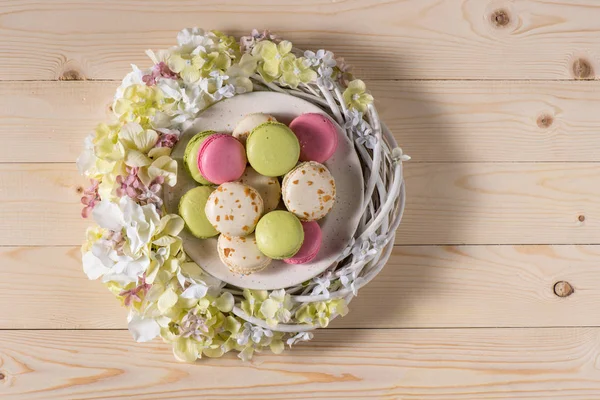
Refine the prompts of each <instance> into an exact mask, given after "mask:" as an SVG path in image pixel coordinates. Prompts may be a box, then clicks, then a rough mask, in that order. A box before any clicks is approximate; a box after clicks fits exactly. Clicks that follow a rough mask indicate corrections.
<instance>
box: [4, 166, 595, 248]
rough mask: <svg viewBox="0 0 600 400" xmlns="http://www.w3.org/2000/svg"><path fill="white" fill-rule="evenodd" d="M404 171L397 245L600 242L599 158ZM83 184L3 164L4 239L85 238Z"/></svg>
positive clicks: (57, 172)
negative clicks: (404, 202) (403, 208)
mask: <svg viewBox="0 0 600 400" xmlns="http://www.w3.org/2000/svg"><path fill="white" fill-rule="evenodd" d="M405 177H406V184H407V192H408V198H407V205H406V212H405V214H404V220H403V222H402V224H401V225H400V228H399V230H398V235H397V238H396V243H397V244H403V245H409V244H600V204H599V203H598V201H597V199H598V196H600V186H599V185H598V184H597V183H598V180H599V179H600V165H599V164H597V163H564V164H562V163H551V164H548V163H514V164H490V163H459V164H445V163H431V164H429V163H407V164H405ZM85 185H86V184H85V182H84V180H83V178H82V177H80V176H79V174H78V172H77V171H76V170H75V166H74V165H73V164H0V215H2V216H3V218H2V219H1V220H0V245H4V246H22V245H40V246H44V245H77V244H79V243H80V242H81V239H82V237H83V232H84V230H85V228H86V227H87V226H88V225H89V223H88V222H87V221H85V220H82V219H81V218H80V209H81V205H80V204H79V197H80V194H79V193H78V191H79V190H81V189H82V188H83V186H85ZM579 218H581V219H583V221H580V220H579Z"/></svg>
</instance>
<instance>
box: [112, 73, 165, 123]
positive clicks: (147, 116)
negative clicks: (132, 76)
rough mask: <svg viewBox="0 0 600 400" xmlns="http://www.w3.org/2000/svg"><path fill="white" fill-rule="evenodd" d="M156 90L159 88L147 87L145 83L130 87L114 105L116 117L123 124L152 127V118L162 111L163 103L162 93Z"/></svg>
mask: <svg viewBox="0 0 600 400" xmlns="http://www.w3.org/2000/svg"><path fill="white" fill-rule="evenodd" d="M170 81H172V80H170ZM156 88H157V86H147V85H146V84H144V83H138V84H134V85H130V86H128V87H127V88H125V90H124V91H123V96H122V97H121V98H118V99H117V100H116V101H115V103H114V104H113V111H114V113H115V115H117V117H119V120H120V121H123V122H137V123H139V124H141V125H144V126H148V125H151V120H152V116H154V115H155V114H156V112H157V111H159V110H161V107H162V103H163V96H162V92H161V91H160V90H157V89H156Z"/></svg>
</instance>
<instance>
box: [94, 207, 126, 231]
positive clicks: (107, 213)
mask: <svg viewBox="0 0 600 400" xmlns="http://www.w3.org/2000/svg"><path fill="white" fill-rule="evenodd" d="M92 216H93V217H94V220H95V221H96V223H97V224H98V225H100V227H102V228H104V229H108V230H111V231H120V230H121V229H122V228H123V227H124V226H125V220H124V219H123V212H122V211H121V209H120V208H119V206H118V205H117V204H115V203H113V202H111V201H108V200H102V201H101V202H100V203H98V204H97V205H96V207H94V210H93V211H92Z"/></svg>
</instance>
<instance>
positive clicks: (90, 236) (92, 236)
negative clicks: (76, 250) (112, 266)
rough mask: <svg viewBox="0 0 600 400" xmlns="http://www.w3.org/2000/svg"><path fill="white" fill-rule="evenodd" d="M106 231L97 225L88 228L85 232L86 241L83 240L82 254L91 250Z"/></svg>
mask: <svg viewBox="0 0 600 400" xmlns="http://www.w3.org/2000/svg"><path fill="white" fill-rule="evenodd" d="M105 233H106V230H105V229H102V228H100V227H99V226H97V225H95V226H90V227H89V228H87V230H86V232H85V242H83V245H82V246H81V254H85V253H87V252H88V251H90V250H91V249H92V246H93V245H94V243H96V242H97V241H98V240H100V239H101V238H102V236H104V234H105Z"/></svg>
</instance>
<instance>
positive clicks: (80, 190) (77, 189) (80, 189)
mask: <svg viewBox="0 0 600 400" xmlns="http://www.w3.org/2000/svg"><path fill="white" fill-rule="evenodd" d="M75 190H76V191H77V193H79V194H82V193H83V187H81V186H77V188H76V189H75Z"/></svg>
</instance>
